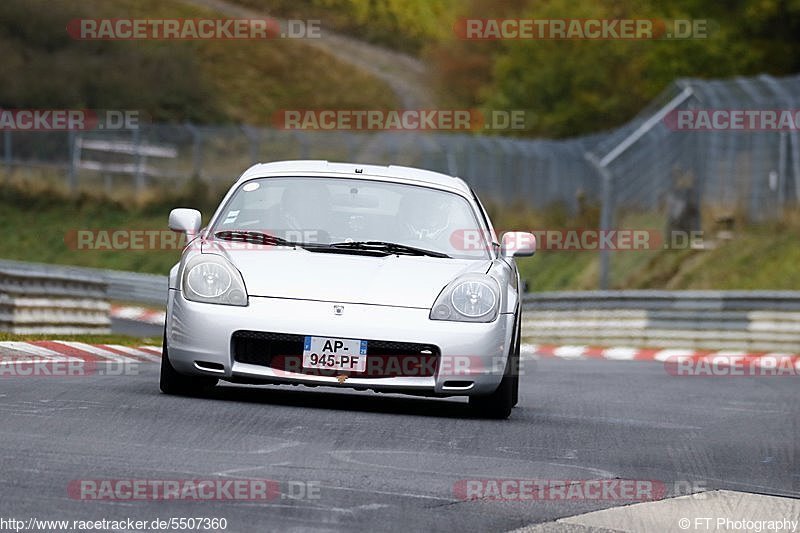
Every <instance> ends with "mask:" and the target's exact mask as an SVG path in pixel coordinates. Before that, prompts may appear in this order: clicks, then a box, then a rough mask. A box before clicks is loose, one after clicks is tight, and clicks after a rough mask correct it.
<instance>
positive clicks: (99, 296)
mask: <svg viewBox="0 0 800 533" xmlns="http://www.w3.org/2000/svg"><path fill="white" fill-rule="evenodd" d="M106 288H107V285H106V283H105V281H103V280H101V279H97V278H96V277H91V276H82V275H78V274H76V273H74V272H71V273H54V272H43V271H41V270H38V271H32V270H30V269H0V331H8V332H11V333H18V334H35V333H47V334H51V333H52V334H81V333H110V331H111V329H110V326H111V321H110V318H109V311H110V304H109V302H108V297H107V293H106Z"/></svg>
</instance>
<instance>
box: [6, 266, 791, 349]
mask: <svg viewBox="0 0 800 533" xmlns="http://www.w3.org/2000/svg"><path fill="white" fill-rule="evenodd" d="M2 269H14V270H17V271H26V272H33V273H51V274H57V275H60V276H72V277H73V279H75V280H85V279H91V280H96V281H99V282H102V283H105V284H107V287H108V288H107V295H108V298H109V299H111V300H116V301H125V302H137V303H142V304H147V305H154V306H160V307H163V306H164V305H165V304H166V298H167V276H159V275H154V274H139V273H135V272H121V271H116V270H103V269H95V268H83V267H67V266H58V265H43V264H38V263H25V262H21V261H8V260H0V270H2ZM523 310H524V313H523V336H524V337H525V339H526V340H527V341H530V342H537V343H547V342H552V343H560V344H582V345H583V344H593V345H600V346H603V345H606V346H610V345H629V346H638V347H654V348H656V347H676V348H700V349H702V348H707V349H715V350H718V349H736V350H767V351H772V350H781V351H789V352H792V353H797V352H800V291H649V290H645V291H587V292H568V291H566V292H542V293H530V294H526V295H525V296H524V298H523Z"/></svg>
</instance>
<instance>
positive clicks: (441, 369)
mask: <svg viewBox="0 0 800 533" xmlns="http://www.w3.org/2000/svg"><path fill="white" fill-rule="evenodd" d="M169 227H170V228H171V229H173V230H175V231H182V232H186V233H187V234H188V241H189V244H188V245H187V247H186V249H185V250H184V252H183V255H182V257H181V260H180V262H179V263H178V264H177V265H175V266H174V267H173V268H172V270H171V271H170V276H169V300H168V307H167V322H166V330H165V334H164V351H163V357H162V366H161V390H162V391H163V392H165V393H167V394H192V393H197V392H200V391H202V390H204V389H208V388H210V387H213V386H214V385H216V384H217V383H218V381H219V380H224V381H228V382H233V383H249V384H265V383H271V384H303V385H309V386H329V387H350V388H354V389H358V390H373V391H376V392H401V393H408V394H418V395H430V396H440V397H446V396H468V397H469V403H470V405H471V406H472V407H473V408H474V409H475V411H476V412H477V413H478V414H479V416H485V417H490V418H506V417H508V416H509V414H510V413H511V409H512V407H513V406H514V405H515V404H516V403H517V390H518V385H519V343H520V312H521V311H520V294H519V293H520V281H519V275H518V272H517V267H516V264H515V263H514V256H525V255H532V254H533V253H534V251H535V248H536V241H535V238H534V237H533V235H531V234H530V233H522V232H514V233H507V234H505V235H504V237H503V239H502V243H501V242H499V241H498V239H497V238H496V236H495V233H494V229H493V228H492V225H491V222H490V221H489V218H488V216H487V214H486V211H485V209H484V208H483V206H482V205H481V203H480V201H479V200H478V198H477V196H476V195H475V193H474V192H473V191H472V190H471V189H470V188H469V187H468V186H467V184H466V183H465V182H464V181H463V180H461V179H459V178H454V177H451V176H446V175H443V174H438V173H434V172H429V171H425V170H419V169H414V168H407V167H397V166H388V167H381V166H365V165H354V164H345V163H328V162H326V161H287V162H278V163H269V164H259V165H254V166H253V167H251V168H249V169H248V170H247V171H245V172H244V174H242V176H241V177H240V178H239V180H238V181H237V182H236V184H235V185H234V186H233V187H231V189H230V191H229V192H228V193H227V194H226V196H225V198H224V199H223V200H222V203H221V204H220V206H219V208H218V209H217V212H216V213H215V214H214V216H213V217H212V218H211V220H210V221H209V222H208V224H207V225H206V226H205V227H204V228H203V229H201V218H200V213H199V212H198V211H195V210H193V209H175V210H173V211H172V212H171V213H170V217H169Z"/></svg>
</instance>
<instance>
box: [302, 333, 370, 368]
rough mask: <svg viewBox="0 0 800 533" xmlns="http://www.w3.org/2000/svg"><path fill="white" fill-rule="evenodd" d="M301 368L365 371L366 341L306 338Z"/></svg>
mask: <svg viewBox="0 0 800 533" xmlns="http://www.w3.org/2000/svg"><path fill="white" fill-rule="evenodd" d="M303 368H314V369H327V370H340V371H346V372H364V370H366V369H367V341H361V340H356V339H333V338H330V337H306V340H305V343H304V345H303Z"/></svg>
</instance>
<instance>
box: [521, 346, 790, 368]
mask: <svg viewBox="0 0 800 533" xmlns="http://www.w3.org/2000/svg"><path fill="white" fill-rule="evenodd" d="M520 348H521V351H522V352H523V353H524V354H525V355H526V356H527V357H534V358H536V357H547V358H557V359H604V360H607V361H657V362H661V363H665V362H667V361H673V362H677V361H679V360H682V359H684V358H687V359H691V360H692V361H695V362H698V361H700V362H709V363H716V364H718V365H720V364H721V365H725V364H728V363H733V364H735V363H738V362H745V363H750V362H752V363H753V364H754V365H756V366H761V367H764V368H771V367H775V366H791V365H793V366H795V367H796V368H798V369H800V354H793V353H779V352H745V351H736V350H719V351H713V350H680V349H674V348H644V349H638V348H631V347H625V346H618V347H611V348H601V347H597V346H571V345H565V346H557V345H552V344H522V346H521V347H520Z"/></svg>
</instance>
